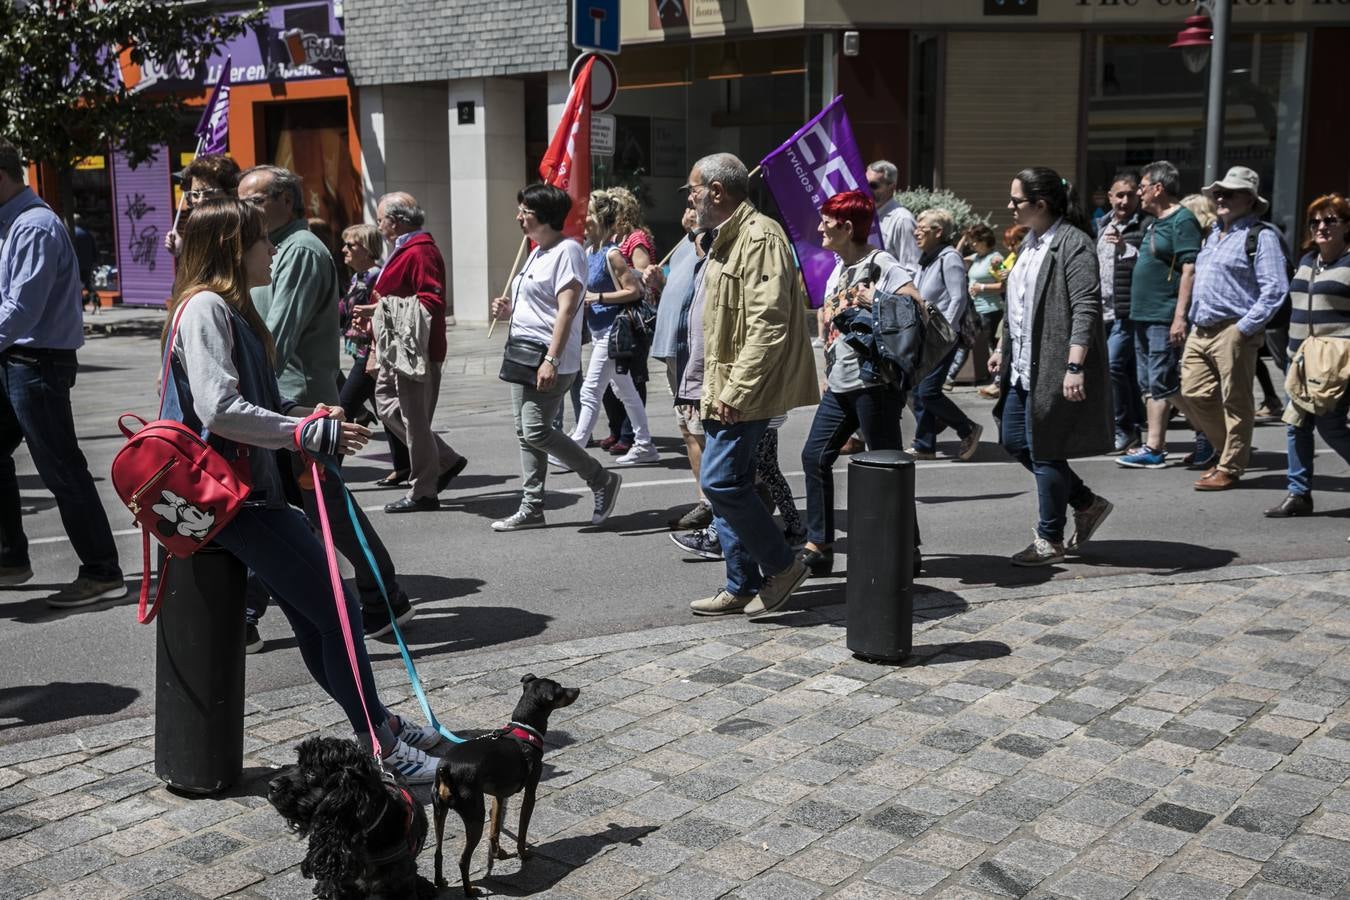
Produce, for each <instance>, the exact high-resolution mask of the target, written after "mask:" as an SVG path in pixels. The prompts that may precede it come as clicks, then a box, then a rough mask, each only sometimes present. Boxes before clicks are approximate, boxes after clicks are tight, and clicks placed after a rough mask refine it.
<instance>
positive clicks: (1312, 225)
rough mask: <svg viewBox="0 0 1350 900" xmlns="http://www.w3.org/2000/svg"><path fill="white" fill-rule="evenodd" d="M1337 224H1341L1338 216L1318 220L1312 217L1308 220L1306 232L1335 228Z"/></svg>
mask: <svg viewBox="0 0 1350 900" xmlns="http://www.w3.org/2000/svg"><path fill="white" fill-rule="evenodd" d="M1339 224H1341V218H1340V216H1326V217H1324V218H1320V219H1319V218H1317V217H1313V218H1311V219H1309V220H1308V230H1309V231H1316V230H1317V229H1319V228H1321V227H1323V226H1326V227H1327V228H1335V227H1336V226H1337V225H1339Z"/></svg>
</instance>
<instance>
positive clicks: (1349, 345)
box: [1284, 266, 1350, 416]
mask: <svg viewBox="0 0 1350 900" xmlns="http://www.w3.org/2000/svg"><path fill="white" fill-rule="evenodd" d="M1313 272H1314V275H1313V277H1312V278H1310V279H1308V336H1307V337H1306V338H1304V339H1303V343H1301V344H1299V345H1298V351H1297V352H1296V353H1295V354H1294V357H1293V359H1291V360H1289V369H1288V372H1287V373H1286V374H1285V378H1284V389H1285V391H1286V392H1287V393H1288V394H1289V400H1290V402H1291V403H1292V404H1293V405H1296V406H1298V407H1299V408H1300V409H1302V410H1303V411H1304V412H1306V413H1309V414H1311V415H1314V416H1323V415H1326V414H1327V413H1330V412H1334V411H1335V410H1336V409H1337V408H1338V407H1339V406H1340V403H1341V401H1342V399H1343V398H1344V396H1345V391H1346V387H1347V385H1350V338H1342V337H1324V336H1318V334H1317V328H1316V326H1315V325H1314V324H1313V321H1312V301H1313V286H1314V284H1315V283H1316V272H1317V269H1316V267H1315V266H1314V268H1313Z"/></svg>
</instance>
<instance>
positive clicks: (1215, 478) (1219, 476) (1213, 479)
mask: <svg viewBox="0 0 1350 900" xmlns="http://www.w3.org/2000/svg"><path fill="white" fill-rule="evenodd" d="M1237 486H1238V479H1237V476H1236V475H1230V474H1228V473H1227V472H1225V471H1224V470H1223V469H1214V470H1213V471H1210V472H1207V473H1205V477H1204V478H1201V479H1200V480H1199V481H1197V482H1196V483H1195V489H1196V490H1197V491H1226V490H1230V489H1231V488H1235V487H1237Z"/></svg>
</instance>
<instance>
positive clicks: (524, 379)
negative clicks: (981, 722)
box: [497, 335, 548, 387]
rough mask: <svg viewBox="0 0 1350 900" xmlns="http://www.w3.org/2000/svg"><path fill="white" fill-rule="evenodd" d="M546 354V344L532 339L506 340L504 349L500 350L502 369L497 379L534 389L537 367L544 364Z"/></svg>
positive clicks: (509, 337) (536, 379)
mask: <svg viewBox="0 0 1350 900" xmlns="http://www.w3.org/2000/svg"><path fill="white" fill-rule="evenodd" d="M547 353H548V344H545V343H544V342H543V341H536V340H534V339H533V338H527V337H515V336H514V335H511V336H508V337H507V338H506V347H505V348H504V349H503V350H502V368H501V371H500V372H498V373H497V377H498V378H500V379H501V380H502V381H509V382H510V383H511V384H523V385H525V386H526V387H534V386H535V385H537V384H538V383H539V367H540V366H542V365H543V364H544V356H545V355H546V354H547Z"/></svg>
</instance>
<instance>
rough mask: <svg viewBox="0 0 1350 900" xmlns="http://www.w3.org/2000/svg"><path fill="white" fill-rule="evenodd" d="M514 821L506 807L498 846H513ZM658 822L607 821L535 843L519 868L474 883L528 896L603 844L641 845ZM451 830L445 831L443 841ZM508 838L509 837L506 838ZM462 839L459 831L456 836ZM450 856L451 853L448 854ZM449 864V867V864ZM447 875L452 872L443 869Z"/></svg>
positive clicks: (458, 893)
mask: <svg viewBox="0 0 1350 900" xmlns="http://www.w3.org/2000/svg"><path fill="white" fill-rule="evenodd" d="M517 822H518V814H517V813H516V811H515V810H508V811H507V817H506V823H507V826H508V827H506V828H503V829H502V846H503V847H510V848H514V847H515V843H516V834H515V829H514V828H511V827H509V826H512V825H515V824H517ZM659 827H660V826H658V825H642V826H632V825H619V824H617V823H615V822H610V823H609V825H608V826H607V827H606V828H605V830H604V831H601V832H597V833H596V834H578V835H573V836H571V837H564V838H556V839H554V840H551V841H547V842H546V843H543V844H538V845H536V846H535V847H534V848H533V850H532V852H531V856H530V857H529V858H527V859H525V860H524V861H523V864H522V865H521V867H520V870H519V871H517V872H514V873H511V874H504V873H503V874H494V875H492V876H491V877H476V878H475V885H478V886H486V885H490V886H491V887H490V890H491V892H492V893H494V894H499V895H501V896H503V897H529V896H532V895H534V894H539V893H543V892H544V891H547V890H549V889H551V888H552V887H553V886H554V885H556V884H557V883H558V882H559V881H561V880H562V879H563V878H564V877H566V876H567V875H568V873H570V872H572V871H573V870H574V869H578V868H580V867H581V866H584V865H585V864H586V863H587V862H589V861H590V860H592V859H594V858H595V857H597V856H599V855H600V854H601V853H603V852H604V851H605V850H606V848H609V847H612V846H615V845H617V844H628V845H630V846H635V847H638V846H641V845H642V839H643V838H645V837H646V836H647V835H649V834H651V833H652V832H653V831H656V830H657V829H658V828H659ZM452 834H454V832H453V831H451V832H449V833H448V834H447V841H448V840H449V838H450V835H452ZM508 838H509V840H508ZM459 839H460V841H461V842H462V841H463V835H462V834H461V835H460V836H459ZM452 858H453V854H452ZM449 868H453V867H449ZM447 877H450V878H453V877H454V876H453V875H452V874H450V873H448V872H447ZM462 895H463V891H462V890H461V889H460V887H459V885H458V884H457V883H454V884H452V887H451V889H450V896H462Z"/></svg>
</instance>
